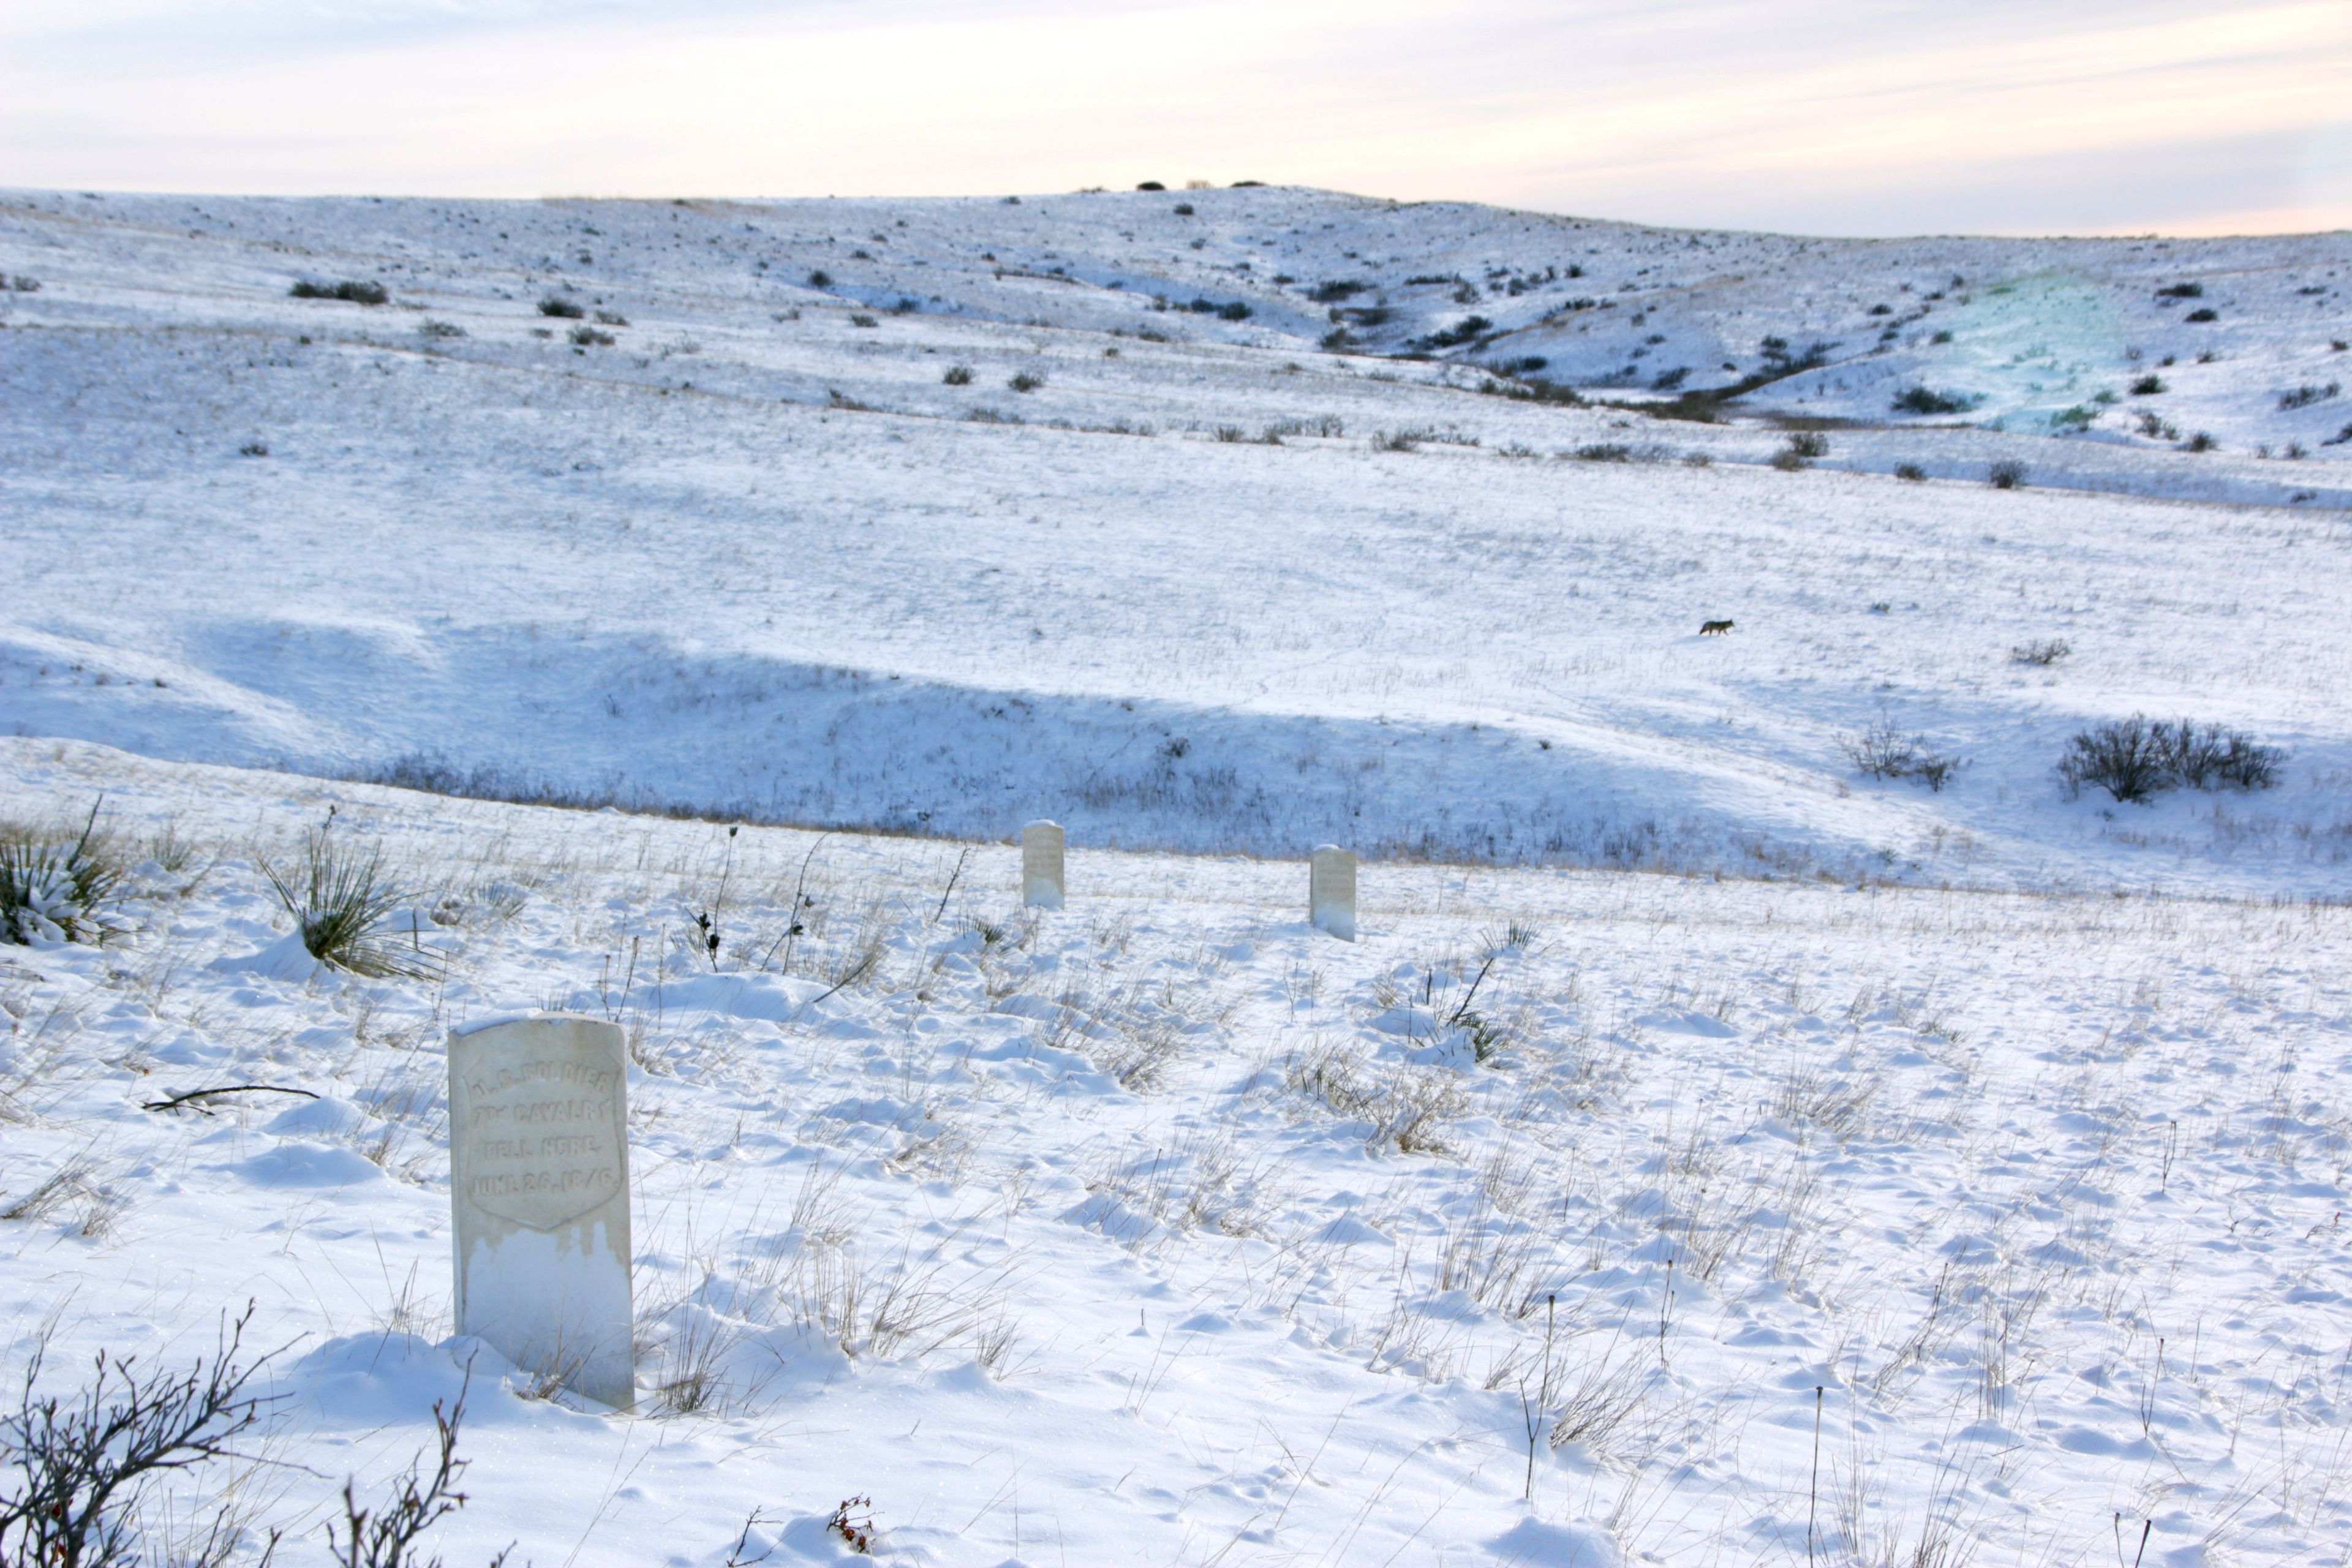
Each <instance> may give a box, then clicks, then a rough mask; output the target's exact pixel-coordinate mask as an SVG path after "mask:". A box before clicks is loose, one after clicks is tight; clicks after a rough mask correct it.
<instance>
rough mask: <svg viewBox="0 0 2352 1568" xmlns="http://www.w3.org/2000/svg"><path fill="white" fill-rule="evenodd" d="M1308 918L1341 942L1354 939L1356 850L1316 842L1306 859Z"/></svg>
mask: <svg viewBox="0 0 2352 1568" xmlns="http://www.w3.org/2000/svg"><path fill="white" fill-rule="evenodd" d="M1307 919H1308V921H1311V922H1313V924H1314V925H1315V927H1316V929H1318V931H1329V932H1330V933H1331V934H1332V935H1333V936H1336V937H1338V938H1339V940H1340V941H1342V942H1353V941H1355V940H1356V852H1355V851H1354V850H1352V849H1342V848H1340V847H1339V846H1338V845H1336V844H1318V845H1317V846H1316V847H1315V853H1314V854H1312V855H1310V856H1308V857H1307Z"/></svg>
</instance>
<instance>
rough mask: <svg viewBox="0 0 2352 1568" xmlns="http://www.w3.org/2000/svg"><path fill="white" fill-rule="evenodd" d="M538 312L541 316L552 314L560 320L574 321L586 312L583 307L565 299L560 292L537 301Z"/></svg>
mask: <svg viewBox="0 0 2352 1568" xmlns="http://www.w3.org/2000/svg"><path fill="white" fill-rule="evenodd" d="M539 313H540V314H541V315H542V316H553V317H556V318H558V319H559V320H562V321H578V320H580V318H581V317H583V316H584V315H586V314H587V313H588V312H587V310H586V309H585V308H584V307H583V306H581V305H580V304H578V303H577V302H575V301H573V300H567V299H565V298H564V297H563V296H562V295H561V294H550V295H548V296H547V297H546V298H545V299H543V300H541V301H540V302H539Z"/></svg>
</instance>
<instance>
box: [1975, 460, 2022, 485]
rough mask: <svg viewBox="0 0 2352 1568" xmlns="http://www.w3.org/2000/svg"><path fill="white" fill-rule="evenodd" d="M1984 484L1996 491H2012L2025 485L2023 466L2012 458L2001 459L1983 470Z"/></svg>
mask: <svg viewBox="0 0 2352 1568" xmlns="http://www.w3.org/2000/svg"><path fill="white" fill-rule="evenodd" d="M1985 483H1987V484H1989V485H1990V486H1991V487H1992V488H1993V489H1997V490H2013V489H2020V488H2021V487H2022V486H2023V485H2024V483H2025V465H2024V464H2023V463H2021V462H2019V461H2017V459H2015V458H2002V459H2001V460H2000V462H1998V463H1995V464H1994V465H1993V466H1992V467H1991V468H1987V469H1986V470H1985Z"/></svg>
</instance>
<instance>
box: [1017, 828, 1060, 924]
mask: <svg viewBox="0 0 2352 1568" xmlns="http://www.w3.org/2000/svg"><path fill="white" fill-rule="evenodd" d="M1062 847H1063V839H1062V825H1061V824H1060V823H1058V822H1044V821H1039V822H1033V823H1030V824H1029V825H1028V826H1025V827H1024V828H1023V829H1022V830H1021V901H1022V902H1023V903H1024V904H1026V905H1030V906H1033V907H1034V908H1037V909H1041V910H1058V909H1060V908H1061V907H1062Z"/></svg>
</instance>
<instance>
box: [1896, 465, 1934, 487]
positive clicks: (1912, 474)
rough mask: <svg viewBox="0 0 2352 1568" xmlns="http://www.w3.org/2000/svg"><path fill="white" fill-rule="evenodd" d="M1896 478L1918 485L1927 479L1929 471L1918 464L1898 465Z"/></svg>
mask: <svg viewBox="0 0 2352 1568" xmlns="http://www.w3.org/2000/svg"><path fill="white" fill-rule="evenodd" d="M1895 478H1896V479H1909V480H1911V481H1912V482H1914V483H1916V482H1917V481H1919V480H1921V479H1926V478H1927V469H1925V468H1921V467H1920V466H1919V465H1918V464H1916V463H1897V464H1895Z"/></svg>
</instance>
